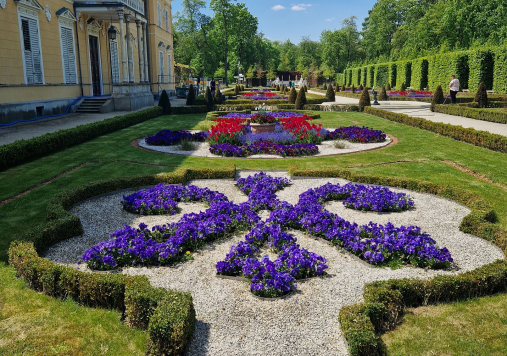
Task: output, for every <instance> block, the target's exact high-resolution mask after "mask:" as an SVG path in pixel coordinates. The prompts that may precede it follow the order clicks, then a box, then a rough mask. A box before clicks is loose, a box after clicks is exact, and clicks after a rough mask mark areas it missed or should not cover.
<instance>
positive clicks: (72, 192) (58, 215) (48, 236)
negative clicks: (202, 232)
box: [21, 165, 236, 253]
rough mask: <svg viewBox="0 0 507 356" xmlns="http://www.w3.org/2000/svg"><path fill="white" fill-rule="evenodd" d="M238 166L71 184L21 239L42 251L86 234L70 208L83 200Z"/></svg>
mask: <svg viewBox="0 0 507 356" xmlns="http://www.w3.org/2000/svg"><path fill="white" fill-rule="evenodd" d="M235 175H236V167H235V166H234V165H231V166H229V167H228V168H226V169H212V168H194V169H180V170H177V171H175V172H174V173H160V174H149V175H139V176H131V177H122V178H115V179H109V180H102V181H98V182H94V183H91V184H88V185H84V186H80V187H77V188H70V189H67V190H65V191H63V192H62V193H60V194H58V195H56V196H54V197H53V198H52V199H51V200H50V201H49V203H48V205H47V208H46V223H43V224H41V225H39V226H36V227H35V228H33V229H31V230H29V231H27V232H26V233H25V234H24V235H23V236H22V237H21V239H22V240H23V241H28V242H32V243H33V244H34V246H35V249H36V251H37V252H39V253H40V252H42V251H44V250H45V249H46V248H48V247H49V246H51V245H53V244H55V243H56V242H59V241H62V240H65V239H68V238H70V237H73V236H79V235H81V234H82V232H83V230H82V225H81V221H80V220H79V219H78V218H77V217H75V216H74V215H72V214H70V213H69V212H68V211H67V209H69V208H70V207H72V206H73V205H74V204H77V203H79V202H81V201H83V200H86V199H88V198H91V197H94V196H96V195H100V194H105V193H109V192H112V191H116V190H122V189H128V188H134V187H142V186H147V185H156V184H158V183H165V184H178V183H184V182H186V181H188V180H191V179H211V178H215V179H218V178H234V177H235Z"/></svg>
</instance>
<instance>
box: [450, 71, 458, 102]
mask: <svg viewBox="0 0 507 356" xmlns="http://www.w3.org/2000/svg"><path fill="white" fill-rule="evenodd" d="M458 91H459V80H458V79H456V76H455V75H454V74H453V75H451V82H450V83H449V92H450V94H451V104H456V94H458Z"/></svg>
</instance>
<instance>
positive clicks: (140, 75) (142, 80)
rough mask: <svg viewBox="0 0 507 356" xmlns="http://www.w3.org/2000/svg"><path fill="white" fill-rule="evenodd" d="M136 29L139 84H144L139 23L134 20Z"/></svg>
mask: <svg viewBox="0 0 507 356" xmlns="http://www.w3.org/2000/svg"><path fill="white" fill-rule="evenodd" d="M136 27H137V55H138V57H139V83H142V82H144V58H143V49H142V47H141V46H142V43H141V21H139V20H136Z"/></svg>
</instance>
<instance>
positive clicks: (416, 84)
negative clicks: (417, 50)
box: [410, 58, 429, 90]
mask: <svg viewBox="0 0 507 356" xmlns="http://www.w3.org/2000/svg"><path fill="white" fill-rule="evenodd" d="M428 65H429V64H428V59H427V58H417V59H414V60H412V78H411V79H410V85H411V87H412V88H414V89H415V90H423V89H424V88H426V87H427V86H428Z"/></svg>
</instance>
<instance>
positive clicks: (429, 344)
mask: <svg viewBox="0 0 507 356" xmlns="http://www.w3.org/2000/svg"><path fill="white" fill-rule="evenodd" d="M382 339H383V341H384V342H385V344H386V346H387V349H388V355H389V356H428V355H446V356H495V355H498V356H500V355H502V356H505V355H507V294H499V295H494V296H490V297H484V298H480V299H474V300H470V301H466V302H460V303H452V304H443V305H436V306H428V307H420V308H416V309H410V310H408V311H407V313H406V315H405V320H404V322H403V323H402V324H401V325H400V326H398V327H397V328H396V330H395V331H393V332H389V333H387V334H385V335H383V337H382Z"/></svg>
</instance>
